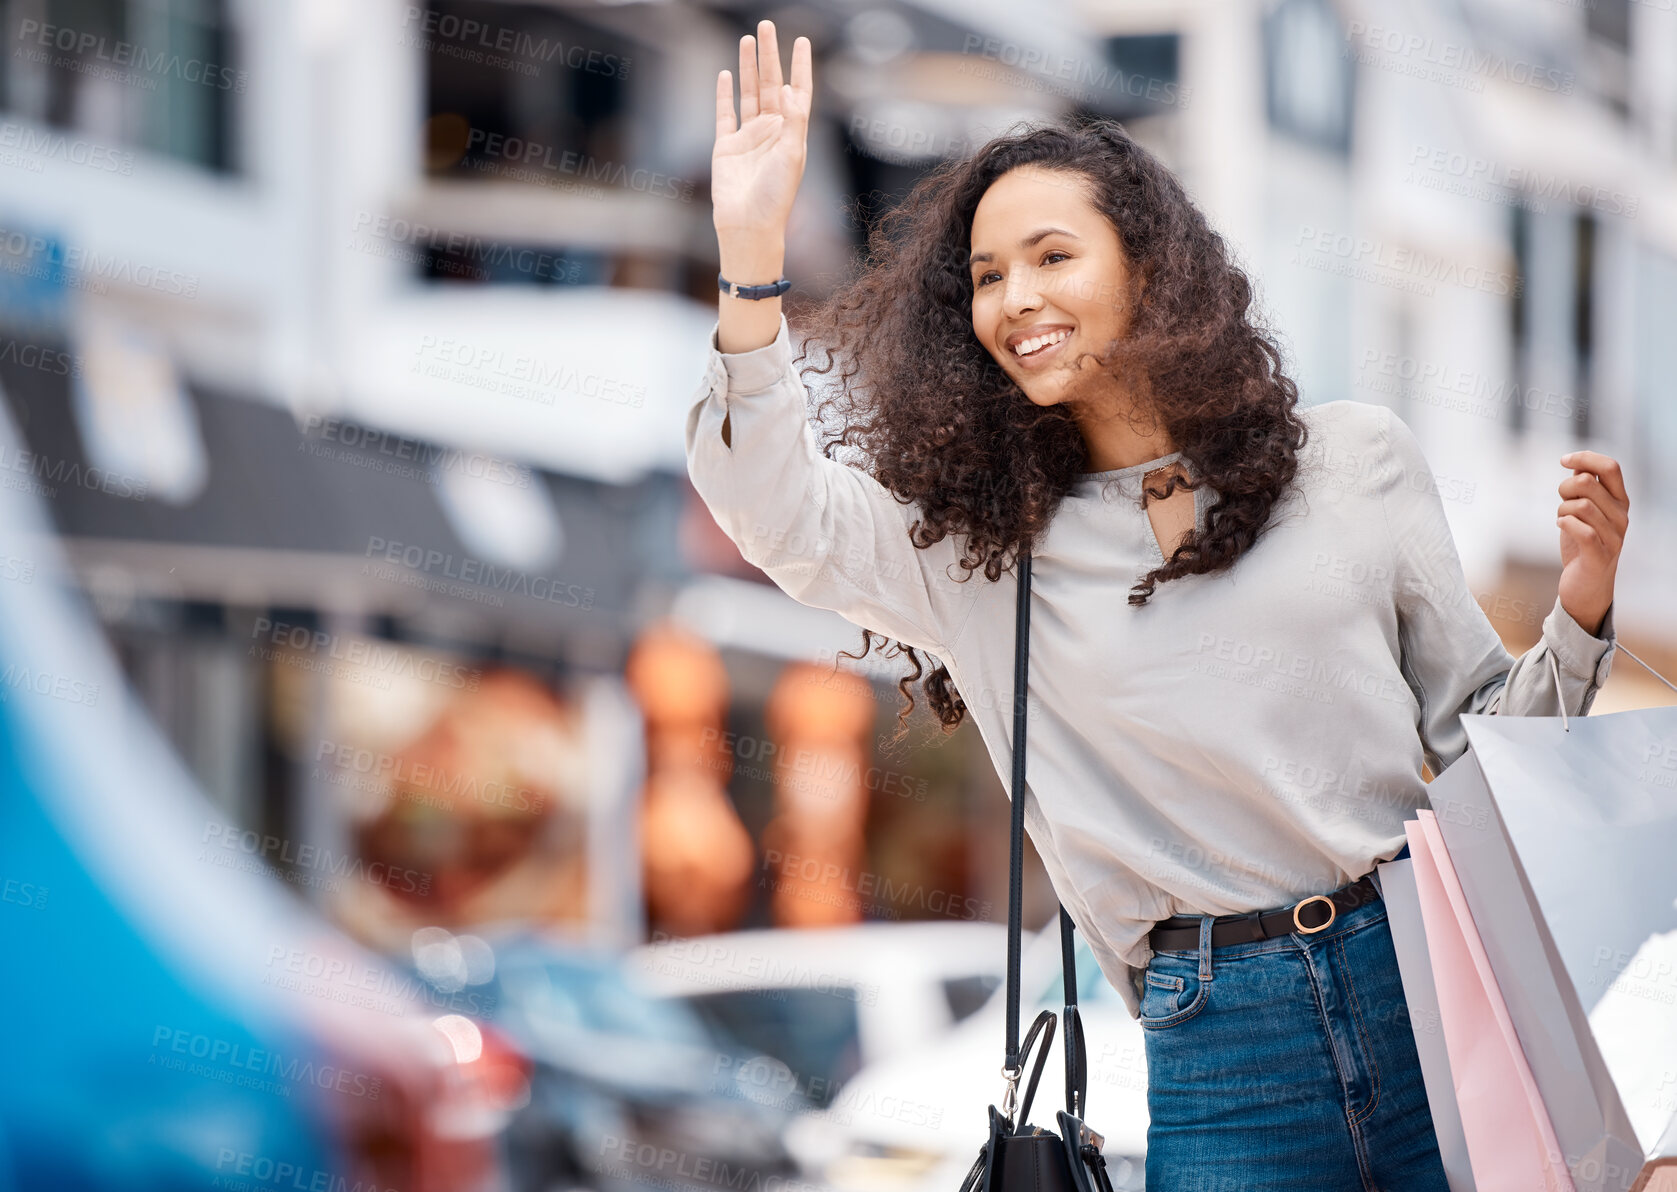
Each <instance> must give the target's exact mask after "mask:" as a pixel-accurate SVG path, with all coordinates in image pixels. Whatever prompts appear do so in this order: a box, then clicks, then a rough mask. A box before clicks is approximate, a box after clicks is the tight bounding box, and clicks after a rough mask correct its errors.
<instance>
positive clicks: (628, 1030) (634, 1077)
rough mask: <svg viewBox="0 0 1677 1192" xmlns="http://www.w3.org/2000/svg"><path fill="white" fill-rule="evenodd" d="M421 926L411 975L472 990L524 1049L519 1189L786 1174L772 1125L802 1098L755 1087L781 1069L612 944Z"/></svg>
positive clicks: (513, 1154) (514, 1140) (801, 1106)
mask: <svg viewBox="0 0 1677 1192" xmlns="http://www.w3.org/2000/svg"><path fill="white" fill-rule="evenodd" d="M427 931H428V932H429V933H430V934H431V938H430V939H429V940H428V941H427V942H426V943H425V945H424V947H423V949H421V950H416V959H417V961H418V967H419V970H420V972H421V973H422V974H423V975H424V976H425V977H426V978H427V979H428V980H430V981H432V982H433V983H434V984H436V985H437V986H438V987H439V988H440V989H441V990H443V991H446V992H452V993H454V994H455V995H456V996H458V995H459V994H461V993H469V994H470V996H471V1003H472V1004H473V1005H474V1006H475V1007H477V1008H478V1010H479V1011H480V1012H481V1015H482V1017H483V1019H484V1020H485V1021H486V1022H487V1024H488V1025H487V1026H486V1027H485V1028H484V1029H485V1033H486V1034H488V1033H492V1034H494V1035H495V1036H496V1037H498V1038H500V1039H502V1040H504V1041H505V1042H506V1043H507V1044H508V1045H509V1046H510V1047H512V1048H514V1049H516V1050H517V1052H518V1053H519V1054H520V1055H521V1056H522V1059H523V1063H524V1066H525V1071H526V1073H527V1077H528V1095H527V1097H525V1098H522V1099H521V1103H520V1104H517V1105H516V1106H515V1107H514V1108H513V1110H512V1117H511V1120H510V1122H509V1124H508V1126H507V1129H506V1133H505V1138H504V1146H505V1154H506V1159H507V1163H508V1166H509V1169H510V1170H511V1172H512V1176H513V1180H514V1183H515V1185H516V1186H517V1187H518V1188H520V1189H532V1190H534V1189H547V1188H551V1187H555V1186H559V1187H569V1186H574V1185H578V1184H581V1185H586V1186H589V1187H594V1188H606V1189H611V1188H624V1189H628V1188H640V1187H646V1186H648V1185H655V1186H658V1187H663V1188H671V1187H683V1186H692V1187H694V1188H700V1187H714V1186H715V1185H716V1184H719V1183H720V1184H722V1185H724V1186H728V1187H741V1186H746V1187H773V1186H774V1181H775V1179H776V1177H778V1178H780V1179H784V1178H785V1177H786V1176H787V1175H789V1174H791V1173H793V1172H795V1170H796V1166H795V1164H794V1163H793V1161H792V1158H791V1156H790V1154H789V1152H788V1151H787V1150H786V1148H785V1146H784V1144H783V1142H782V1136H783V1135H784V1133H785V1130H786V1127H787V1125H788V1124H789V1123H790V1121H791V1120H792V1117H793V1116H794V1114H796V1113H798V1112H802V1111H804V1110H806V1109H808V1108H809V1105H808V1104H807V1103H806V1102H805V1101H803V1100H802V1099H801V1098H786V1097H782V1096H771V1095H765V1094H764V1092H763V1090H764V1089H765V1088H772V1089H784V1088H786V1087H788V1085H789V1080H788V1078H787V1074H786V1072H785V1066H784V1065H783V1064H781V1063H779V1061H777V1060H774V1059H773V1058H771V1057H768V1056H764V1055H761V1054H757V1053H754V1052H752V1051H751V1050H749V1049H748V1048H744V1047H741V1046H740V1045H739V1044H738V1043H737V1041H735V1040H734V1039H733V1038H732V1037H730V1036H728V1035H727V1034H726V1033H724V1032H720V1031H717V1030H715V1029H714V1028H713V1027H711V1026H710V1025H709V1024H708V1023H707V1022H706V1021H705V1020H704V1019H703V1018H702V1017H701V1016H700V1015H699V1014H698V1013H696V1012H695V1011H694V1009H693V1008H692V1007H691V1006H689V1005H688V1004H686V1003H685V1002H684V1001H682V1000H681V999H679V998H669V997H660V996H657V995H656V994H655V993H654V992H652V991H650V990H648V989H647V988H645V987H644V985H643V984H642V983H641V982H638V981H636V980H635V979H634V974H633V973H632V972H631V971H629V970H627V969H626V967H625V965H624V964H623V958H622V956H621V955H620V954H616V953H610V952H605V951H596V950H592V949H586V948H581V947H579V946H577V945H575V944H573V943H569V942H567V941H564V940H560V939H556V938H551V937H548V936H545V935H542V934H538V933H536V932H533V931H526V930H519V929H513V930H508V931H505V932H502V933H497V934H494V935H492V936H491V937H490V938H489V939H487V940H484V939H480V938H479V937H475V936H460V937H456V938H455V939H454V940H452V941H451V940H449V939H446V938H444V937H445V936H446V933H444V932H441V930H440V929H437V928H430V929H427ZM451 949H454V950H458V952H460V953H461V954H462V956H461V959H462V963H460V964H455V963H453V957H454V955H455V951H453V950H451ZM474 950H480V951H481V952H482V956H481V958H479V959H477V960H476V961H475V967H477V968H478V969H479V970H481V971H479V972H476V973H474V972H472V971H471V970H472V969H473V967H474V960H473V958H472V957H471V955H470V953H472V952H473V951H474ZM439 957H440V958H441V963H439Z"/></svg>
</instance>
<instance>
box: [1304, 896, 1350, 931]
mask: <svg viewBox="0 0 1677 1192" xmlns="http://www.w3.org/2000/svg"><path fill="white" fill-rule="evenodd" d="M1312 902H1325V903H1327V904H1328V921H1327V922H1326V923H1323V924H1322V925H1321V926H1320V927H1306V926H1305V925H1304V924H1303V923H1300V922H1299V908H1300V907H1303V906H1308V905H1309V904H1310V903H1312ZM1338 917H1339V908H1338V907H1337V906H1335V905H1334V901H1333V899H1331V898H1329V897H1328V896H1327V895H1326V894H1312V895H1311V896H1310V897H1309V898H1302V899H1300V900H1299V901H1298V902H1296V903H1294V904H1293V927H1294V928H1295V929H1297V931H1298V933H1299V934H1300V935H1315V934H1316V933H1317V932H1318V931H1326V930H1327V929H1328V928H1329V927H1332V926H1333V921H1334V920H1335V919H1337V918H1338Z"/></svg>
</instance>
